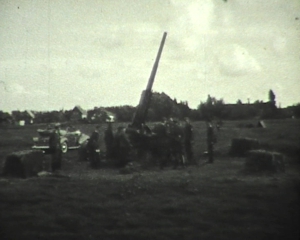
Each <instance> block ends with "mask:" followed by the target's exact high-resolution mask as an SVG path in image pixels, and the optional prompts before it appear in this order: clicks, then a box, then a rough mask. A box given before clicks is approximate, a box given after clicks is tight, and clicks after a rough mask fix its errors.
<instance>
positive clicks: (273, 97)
mask: <svg viewBox="0 0 300 240" xmlns="http://www.w3.org/2000/svg"><path fill="white" fill-rule="evenodd" d="M275 99H276V96H275V93H274V92H273V90H272V89H270V91H269V102H271V103H272V105H274V106H275V105H276V100H275Z"/></svg>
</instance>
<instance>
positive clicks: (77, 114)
mask: <svg viewBox="0 0 300 240" xmlns="http://www.w3.org/2000/svg"><path fill="white" fill-rule="evenodd" d="M86 119H87V111H86V110H84V109H83V108H82V107H80V106H79V105H77V106H75V107H74V108H73V110H72V111H71V116H70V121H73V122H77V121H83V120H86Z"/></svg>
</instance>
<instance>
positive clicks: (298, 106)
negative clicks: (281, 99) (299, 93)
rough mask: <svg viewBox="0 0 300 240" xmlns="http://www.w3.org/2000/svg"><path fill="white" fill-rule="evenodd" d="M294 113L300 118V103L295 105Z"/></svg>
mask: <svg viewBox="0 0 300 240" xmlns="http://www.w3.org/2000/svg"><path fill="white" fill-rule="evenodd" d="M293 115H294V117H295V118H300V103H298V104H296V105H294V106H293Z"/></svg>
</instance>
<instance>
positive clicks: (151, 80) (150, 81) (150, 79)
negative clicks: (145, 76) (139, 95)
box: [146, 32, 167, 90]
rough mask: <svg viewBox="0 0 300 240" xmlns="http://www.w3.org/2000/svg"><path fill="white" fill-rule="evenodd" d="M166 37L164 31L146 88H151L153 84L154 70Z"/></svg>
mask: <svg viewBox="0 0 300 240" xmlns="http://www.w3.org/2000/svg"><path fill="white" fill-rule="evenodd" d="M166 37H167V32H164V35H163V38H162V40H161V43H160V47H159V50H158V53H157V56H156V59H155V62H154V65H153V68H152V71H151V75H150V78H149V81H148V84H147V88H146V90H151V89H152V85H153V82H154V79H155V75H156V71H157V68H158V63H159V59H160V56H161V53H162V50H163V47H164V45H165V41H166Z"/></svg>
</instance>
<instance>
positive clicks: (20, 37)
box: [0, 0, 300, 111]
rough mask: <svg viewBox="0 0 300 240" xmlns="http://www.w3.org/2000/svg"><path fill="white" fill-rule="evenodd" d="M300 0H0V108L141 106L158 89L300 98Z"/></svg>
mask: <svg viewBox="0 0 300 240" xmlns="http://www.w3.org/2000/svg"><path fill="white" fill-rule="evenodd" d="M299 18H300V1H299V0H268V1H265V0H251V1H249V0H227V1H225V0H192V1H185V0H151V1H150V0H98V1H97V0H82V1H80V0H27V1H23V0H19V1H18V0H0V96H1V97H0V110H5V111H11V110H17V109H19V110H25V109H31V110H54V109H56V110H59V109H71V108H73V107H74V106H75V105H81V106H82V107H83V108H86V109H91V108H93V107H94V106H119V105H127V104H128V105H134V106H135V105H137V104H138V102H139V98H140V95H141V92H142V90H143V89H144V88H145V87H146V85H147V81H148V78H149V76H150V73H151V69H152V66H153V63H154V60H155V57H156V54H157V51H158V48H159V44H160V41H161V38H162V35H163V32H165V31H166V32H167V33H168V35H167V39H166V42H165V46H164V50H163V53H162V56H161V59H160V64H159V68H158V71H157V74H156V79H155V82H154V85H153V91H156V92H165V93H166V94H168V95H169V96H170V97H172V98H176V99H177V100H178V101H180V100H182V101H188V103H189V106H190V107H191V108H196V107H197V106H198V105H199V103H200V101H205V100H206V98H207V95H208V94H210V95H211V96H215V97H217V98H218V99H219V98H223V99H224V101H225V103H235V102H236V101H237V100H238V99H240V100H242V102H244V103H246V102H247V99H248V98H250V102H253V101H255V100H257V99H259V100H263V101H267V100H268V91H269V90H270V89H272V90H273V91H274V92H275V94H276V100H277V104H279V103H281V106H282V107H285V106H288V105H293V104H295V103H298V102H300V20H299Z"/></svg>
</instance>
